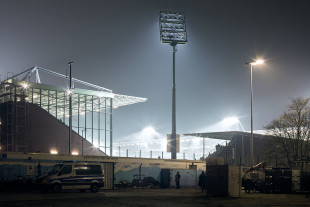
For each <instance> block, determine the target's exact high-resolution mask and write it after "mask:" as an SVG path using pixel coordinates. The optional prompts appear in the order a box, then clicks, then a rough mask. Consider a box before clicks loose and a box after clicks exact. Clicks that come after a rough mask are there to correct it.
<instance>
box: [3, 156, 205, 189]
mask: <svg viewBox="0 0 310 207" xmlns="http://www.w3.org/2000/svg"><path fill="white" fill-rule="evenodd" d="M0 155H1V157H0V180H1V179H8V180H10V181H12V180H17V179H19V177H22V178H24V179H33V180H34V179H35V178H36V175H37V172H38V171H37V166H38V163H40V165H41V169H42V173H43V172H44V171H46V170H47V169H48V168H49V167H50V166H51V165H54V164H56V163H59V162H63V161H72V160H75V161H84V162H87V161H92V162H106V163H108V162H111V163H114V178H115V180H114V184H117V183H119V182H120V181H127V182H131V181H132V180H133V179H134V175H137V174H139V167H140V165H141V174H142V175H144V177H153V178H154V179H155V180H157V181H158V182H160V173H161V171H162V170H168V171H169V176H170V186H169V187H175V183H174V176H175V174H176V172H180V174H181V182H180V183H181V187H186V188H196V187H197V182H198V176H199V175H200V173H201V171H202V170H205V168H206V166H205V163H204V162H201V161H196V160H193V161H191V160H165V159H145V158H122V157H102V156H69V155H51V154H43V153H28V154H24V153H2V154H0Z"/></svg>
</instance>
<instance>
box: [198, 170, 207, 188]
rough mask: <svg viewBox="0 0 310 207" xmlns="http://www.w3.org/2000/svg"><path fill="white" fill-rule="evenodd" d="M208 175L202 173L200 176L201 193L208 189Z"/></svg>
mask: <svg viewBox="0 0 310 207" xmlns="http://www.w3.org/2000/svg"><path fill="white" fill-rule="evenodd" d="M206 178H207V177H206V174H205V172H204V171H202V172H201V174H200V175H199V181H198V185H199V186H200V187H201V192H203V189H205V188H206V180H207V179H206Z"/></svg>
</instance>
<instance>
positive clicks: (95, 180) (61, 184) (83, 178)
mask: <svg viewBox="0 0 310 207" xmlns="http://www.w3.org/2000/svg"><path fill="white" fill-rule="evenodd" d="M37 184H38V185H39V186H40V188H41V190H42V191H43V192H48V191H52V192H55V193H58V192H60V191H61V190H66V189H78V190H79V191H80V192H85V191H86V190H90V191H91V192H92V193H96V192H98V190H99V189H100V188H102V187H104V170H103V165H102V164H101V163H84V162H83V163H79V162H71V163H59V164H56V165H53V166H52V167H50V168H49V169H48V170H47V172H45V173H44V174H43V175H41V176H40V177H38V179H37Z"/></svg>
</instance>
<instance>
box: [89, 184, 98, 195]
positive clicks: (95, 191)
mask: <svg viewBox="0 0 310 207" xmlns="http://www.w3.org/2000/svg"><path fill="white" fill-rule="evenodd" d="M98 190H99V187H98V185H97V184H95V183H94V184H92V185H91V186H90V192H92V193H97V192H98Z"/></svg>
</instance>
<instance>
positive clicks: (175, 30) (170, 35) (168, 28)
mask: <svg viewBox="0 0 310 207" xmlns="http://www.w3.org/2000/svg"><path fill="white" fill-rule="evenodd" d="M159 27H160V41H161V43H168V44H170V45H171V46H172V48H173V65H172V69H173V70H172V71H173V88H172V133H171V159H176V158H177V155H176V152H177V149H176V148H177V143H176V142H177V141H176V140H177V134H176V88H175V53H176V46H177V44H186V42H187V35H186V28H185V16H184V14H183V13H180V12H168V11H161V12H160V14H159Z"/></svg>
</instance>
